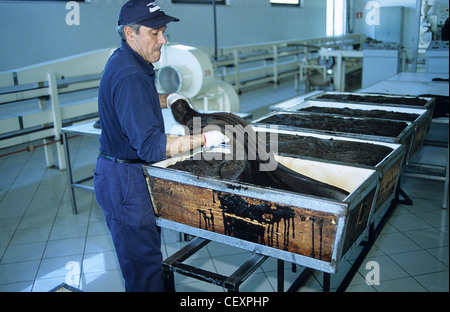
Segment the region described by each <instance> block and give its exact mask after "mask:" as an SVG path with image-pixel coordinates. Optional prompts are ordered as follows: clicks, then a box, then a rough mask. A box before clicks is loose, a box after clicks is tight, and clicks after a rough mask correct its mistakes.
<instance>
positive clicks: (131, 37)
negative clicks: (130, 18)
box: [123, 26, 136, 42]
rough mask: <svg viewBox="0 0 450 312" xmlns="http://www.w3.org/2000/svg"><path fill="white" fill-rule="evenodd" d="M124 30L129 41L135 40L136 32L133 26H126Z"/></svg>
mask: <svg viewBox="0 0 450 312" xmlns="http://www.w3.org/2000/svg"><path fill="white" fill-rule="evenodd" d="M123 32H124V34H125V38H126V39H127V40H126V41H127V42H130V41H134V36H135V35H136V32H135V31H134V29H133V28H131V27H129V26H125V28H124V29H123Z"/></svg>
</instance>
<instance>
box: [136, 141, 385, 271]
mask: <svg viewBox="0 0 450 312" xmlns="http://www.w3.org/2000/svg"><path fill="white" fill-rule="evenodd" d="M200 152H201V151H199V150H196V151H194V152H193V154H195V155H196V154H197V153H200ZM205 153H210V152H205ZM193 154H188V155H183V156H179V157H175V158H169V159H167V160H164V161H161V162H159V163H155V164H152V165H149V166H144V168H143V169H144V174H145V176H146V180H147V183H148V189H149V193H150V196H151V199H152V202H153V206H154V209H155V213H156V215H157V216H158V217H159V219H163V220H170V222H173V223H172V225H173V226H175V229H178V230H181V229H182V230H183V232H184V233H189V234H195V235H196V236H199V237H204V238H207V239H211V237H213V239H215V240H219V241H220V242H222V243H225V244H229V245H232V246H239V247H240V248H244V249H247V250H250V251H252V252H255V253H259V254H263V255H267V256H272V257H275V258H278V259H282V260H286V261H288V262H291V263H296V264H298V265H301V266H306V267H309V268H312V269H317V270H320V271H323V272H327V273H335V272H336V270H337V267H338V265H339V262H340V261H341V260H342V259H343V258H344V257H345V255H346V254H349V251H350V250H351V249H352V248H353V247H355V246H357V245H358V244H359V242H360V241H361V240H362V239H363V238H364V237H365V234H367V231H368V224H369V217H370V215H371V213H372V209H373V207H374V205H375V202H376V197H377V194H378V188H379V179H380V172H379V171H378V170H375V169H370V168H360V167H352V166H346V165H342V164H333V163H329V162H323V161H318V160H307V159H299V158H293V157H286V156H277V157H276V158H277V160H278V162H280V163H281V164H283V165H285V166H287V167H289V168H290V169H292V170H295V171H297V172H300V173H302V174H304V175H307V176H309V177H311V178H314V179H317V180H319V181H322V182H325V183H328V184H331V185H334V186H337V187H340V188H343V189H345V190H347V191H348V192H349V193H350V194H349V195H348V196H347V197H346V198H345V200H344V201H337V200H331V199H327V198H322V197H316V196H311V195H308V194H302V193H301V190H299V192H289V191H284V190H280V189H276V188H269V187H263V186H258V185H255V184H249V183H243V182H234V181H228V180H220V179H217V178H212V177H202V176H196V175H194V174H192V173H191V172H187V171H182V170H175V169H170V168H168V167H169V166H170V165H171V164H174V163H177V162H179V161H183V160H185V159H189V158H192V157H193ZM192 161H198V160H192Z"/></svg>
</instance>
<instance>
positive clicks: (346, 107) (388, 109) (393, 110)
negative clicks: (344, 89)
mask: <svg viewBox="0 0 450 312" xmlns="http://www.w3.org/2000/svg"><path fill="white" fill-rule="evenodd" d="M310 109H322V111H320V112H314V111H308V110H310ZM286 111H291V112H306V111H308V113H309V114H324V115H331V114H339V116H341V115H342V116H345V115H346V114H349V115H350V114H360V115H361V116H363V118H378V119H389V120H397V121H407V122H409V123H413V124H414V138H413V142H412V145H411V149H410V152H409V155H408V157H409V158H414V156H416V155H417V153H418V152H419V151H420V149H421V148H422V146H423V142H424V140H425V137H426V135H427V133H428V130H429V127H430V123H431V119H432V115H433V113H432V110H430V109H426V108H415V107H412V106H411V107H402V106H387V105H382V106H381V105H374V104H366V103H347V102H336V101H331V100H330V101H320V100H307V101H305V102H303V103H300V104H297V105H294V106H291V107H289V108H288V109H286ZM326 111H329V112H326ZM366 114H370V115H368V116H364V115H366ZM388 114H391V115H388ZM369 116H370V117H369Z"/></svg>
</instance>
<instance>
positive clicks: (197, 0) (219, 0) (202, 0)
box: [172, 0, 227, 4]
mask: <svg viewBox="0 0 450 312" xmlns="http://www.w3.org/2000/svg"><path fill="white" fill-rule="evenodd" d="M226 2H227V1H226V0H216V4H226ZM172 3H192V4H212V3H213V2H212V0H172Z"/></svg>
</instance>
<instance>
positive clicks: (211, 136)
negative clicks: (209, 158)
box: [203, 130, 230, 148]
mask: <svg viewBox="0 0 450 312" xmlns="http://www.w3.org/2000/svg"><path fill="white" fill-rule="evenodd" d="M203 139H204V140H205V142H204V145H203V146H204V147H205V148H210V147H213V146H217V145H221V144H223V143H228V142H229V141H230V139H229V138H228V137H226V136H225V135H223V134H222V132H220V131H216V130H213V131H208V132H204V133H203Z"/></svg>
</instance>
